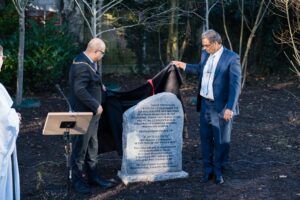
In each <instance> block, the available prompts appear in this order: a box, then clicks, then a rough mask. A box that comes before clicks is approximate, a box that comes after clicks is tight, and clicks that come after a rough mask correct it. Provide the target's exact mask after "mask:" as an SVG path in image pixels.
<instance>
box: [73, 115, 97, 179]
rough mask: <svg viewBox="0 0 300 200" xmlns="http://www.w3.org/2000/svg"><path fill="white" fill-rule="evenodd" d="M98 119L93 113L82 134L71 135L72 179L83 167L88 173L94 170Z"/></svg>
mask: <svg viewBox="0 0 300 200" xmlns="http://www.w3.org/2000/svg"><path fill="white" fill-rule="evenodd" d="M99 119H100V115H94V116H93V117H92V119H91V121H90V124H89V127H88V130H87V132H86V133H85V134H83V135H76V136H73V137H72V142H73V144H72V145H73V146H72V147H73V148H72V155H71V167H72V172H73V180H74V181H76V179H78V178H80V177H81V173H82V171H83V170H84V169H85V167H86V170H87V172H88V173H94V172H95V170H96V165H97V155H98V136H97V133H98V124H99Z"/></svg>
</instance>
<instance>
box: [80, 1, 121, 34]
mask: <svg viewBox="0 0 300 200" xmlns="http://www.w3.org/2000/svg"><path fill="white" fill-rule="evenodd" d="M122 1H123V0H111V1H109V2H108V3H107V4H104V0H92V1H91V3H89V2H88V1H87V0H75V3H76V4H77V6H78V8H79V10H80V12H81V14H82V17H83V18H84V21H85V22H86V24H87V26H88V29H89V31H90V33H91V35H92V37H99V36H101V34H102V33H104V32H107V31H108V30H102V28H101V27H102V20H103V17H104V15H105V13H107V12H108V11H109V10H111V9H112V8H114V7H115V6H117V5H119V4H120V3H122ZM82 3H83V4H82ZM85 8H86V9H87V11H88V13H86V12H85ZM88 15H90V16H91V18H90V19H89V18H88ZM112 30H115V28H113V29H112Z"/></svg>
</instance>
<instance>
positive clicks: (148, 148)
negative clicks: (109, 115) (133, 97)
mask: <svg viewBox="0 0 300 200" xmlns="http://www.w3.org/2000/svg"><path fill="white" fill-rule="evenodd" d="M183 121H184V114H183V109H182V104H181V102H180V101H179V100H178V98H177V97H176V95H174V94H172V93H169V92H163V93H159V94H156V95H154V96H151V97H148V98H147V99H145V100H143V101H141V102H140V103H138V104H137V105H135V106H133V107H131V108H130V109H128V110H127V111H126V112H125V113H124V114H123V136H122V137H123V138H122V144H123V159H122V167H121V171H119V172H118V175H119V177H120V178H121V179H122V181H123V182H124V183H125V184H128V183H130V182H139V181H161V180H168V179H175V178H185V177H188V173H186V172H184V171H182V132H183Z"/></svg>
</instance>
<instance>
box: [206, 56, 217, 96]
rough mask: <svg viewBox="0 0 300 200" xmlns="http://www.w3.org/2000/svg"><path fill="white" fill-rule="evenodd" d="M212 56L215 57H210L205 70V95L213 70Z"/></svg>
mask: <svg viewBox="0 0 300 200" xmlns="http://www.w3.org/2000/svg"><path fill="white" fill-rule="evenodd" d="M214 58H215V56H212V57H211V59H210V62H209V65H208V68H207V71H206V74H207V76H208V78H207V86H206V95H208V87H209V82H210V79H211V75H212V70H213V67H214Z"/></svg>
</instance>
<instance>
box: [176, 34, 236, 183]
mask: <svg viewBox="0 0 300 200" xmlns="http://www.w3.org/2000/svg"><path fill="white" fill-rule="evenodd" d="M201 40H202V47H203V51H202V54H201V61H200V63H199V64H186V63H184V62H180V61H172V64H174V65H176V66H177V67H178V68H181V69H183V70H185V71H186V72H187V73H193V74H198V76H199V85H198V90H197V111H198V112H199V111H200V140H201V150H202V156H203V168H204V175H203V177H202V179H201V182H203V183H206V182H208V181H209V180H210V179H212V177H213V175H215V183H216V184H222V183H224V179H223V176H222V171H223V169H224V167H225V164H226V163H227V162H228V156H229V145H230V135H231V129H232V122H233V117H234V116H235V115H238V113H239V111H238V97H239V94H240V87H241V64H240V58H239V56H238V55H237V54H236V53H234V52H232V51H230V50H228V49H226V48H225V47H223V45H222V39H221V36H220V34H219V33H217V32H216V31H214V30H212V29H210V30H207V31H205V32H204V33H203V34H202V36H201Z"/></svg>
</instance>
